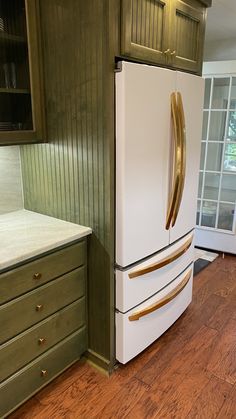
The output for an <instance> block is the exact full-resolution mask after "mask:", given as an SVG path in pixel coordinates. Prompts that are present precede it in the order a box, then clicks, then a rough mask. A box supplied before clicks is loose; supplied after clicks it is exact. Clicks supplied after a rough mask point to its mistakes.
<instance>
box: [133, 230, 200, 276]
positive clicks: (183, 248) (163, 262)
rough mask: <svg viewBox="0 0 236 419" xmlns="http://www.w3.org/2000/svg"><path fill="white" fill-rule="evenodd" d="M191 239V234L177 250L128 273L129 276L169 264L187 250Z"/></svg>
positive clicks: (145, 272) (142, 273)
mask: <svg viewBox="0 0 236 419" xmlns="http://www.w3.org/2000/svg"><path fill="white" fill-rule="evenodd" d="M192 241H193V235H192V236H191V237H190V238H189V239H188V240H187V241H186V243H184V244H183V245H182V246H181V247H180V248H179V249H178V250H176V251H175V252H173V253H171V254H170V255H169V256H167V257H166V258H164V259H162V260H160V261H159V262H157V263H153V264H152V265H149V266H145V267H144V268H141V269H138V270H137V271H133V272H130V273H129V278H130V279H133V278H137V277H138V276H142V275H145V274H148V273H150V272H153V271H156V270H157V269H160V268H163V266H166V265H169V264H170V263H172V262H174V260H176V259H178V258H179V257H180V256H182V255H183V254H184V253H185V252H187V250H188V249H189V248H190V246H191V244H192Z"/></svg>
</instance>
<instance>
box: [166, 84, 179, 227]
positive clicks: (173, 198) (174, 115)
mask: <svg viewBox="0 0 236 419" xmlns="http://www.w3.org/2000/svg"><path fill="white" fill-rule="evenodd" d="M171 119H172V123H173V128H174V163H173V164H174V168H173V181H172V191H171V194H170V199H169V206H168V211H167V217H166V230H169V229H170V227H171V222H172V219H173V214H174V210H175V206H176V202H177V199H178V194H179V189H180V183H181V179H180V174H181V139H180V136H181V127H180V119H179V113H178V106H177V97H176V93H175V92H173V93H172V94H171Z"/></svg>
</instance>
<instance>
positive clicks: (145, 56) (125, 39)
mask: <svg viewBox="0 0 236 419" xmlns="http://www.w3.org/2000/svg"><path fill="white" fill-rule="evenodd" d="M121 6H122V15H121V39H122V41H121V54H122V55H124V56H128V57H132V58H135V59H139V60H142V61H147V62H153V63H158V64H163V65H165V64H167V56H166V55H165V54H164V51H165V50H166V49H167V48H168V44H169V38H168V37H169V34H168V27H169V14H170V11H169V9H170V2H169V1H168V0H167V1H166V0H164V1H162V0H122V1H121Z"/></svg>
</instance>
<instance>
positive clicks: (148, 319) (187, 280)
mask: <svg viewBox="0 0 236 419" xmlns="http://www.w3.org/2000/svg"><path fill="white" fill-rule="evenodd" d="M192 279H193V265H191V266H190V267H189V268H188V269H186V270H185V271H184V272H183V273H182V274H181V275H180V276H178V278H176V280H175V281H173V282H172V283H171V284H169V285H168V286H167V287H166V288H165V289H163V290H161V291H160V292H158V293H157V294H156V295H155V296H153V297H152V298H150V299H149V300H147V301H145V303H143V304H140V305H139V306H138V307H136V308H134V309H132V310H130V311H129V312H127V313H125V314H123V313H120V312H117V313H116V358H117V360H118V361H120V362H121V363H122V364H125V363H127V362H128V361H130V360H131V359H132V358H134V357H135V356H136V355H138V354H139V353H140V352H142V351H143V350H144V349H145V348H146V347H147V346H149V345H150V344H151V343H152V342H154V341H155V340H156V339H157V338H158V337H159V336H161V335H162V334H163V333H164V332H165V331H166V330H167V329H168V328H169V327H170V326H171V325H172V324H173V323H174V322H175V321H176V320H177V319H178V318H179V317H180V316H181V314H182V313H183V312H184V311H185V309H186V308H187V307H188V305H189V304H190V303H191V300H192Z"/></svg>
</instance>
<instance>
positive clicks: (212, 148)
mask: <svg viewBox="0 0 236 419" xmlns="http://www.w3.org/2000/svg"><path fill="white" fill-rule="evenodd" d="M235 207H236V76H235V77H234V76H227V77H224V76H222V77H219V76H217V77H214V76H212V77H208V78H206V80H205V99H204V111H203V130H202V148H201V162H200V173H199V189H198V210H197V225H198V226H201V227H204V228H211V229H212V228H213V229H217V230H224V231H225V232H234V229H235Z"/></svg>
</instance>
